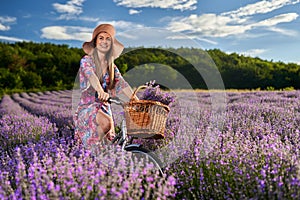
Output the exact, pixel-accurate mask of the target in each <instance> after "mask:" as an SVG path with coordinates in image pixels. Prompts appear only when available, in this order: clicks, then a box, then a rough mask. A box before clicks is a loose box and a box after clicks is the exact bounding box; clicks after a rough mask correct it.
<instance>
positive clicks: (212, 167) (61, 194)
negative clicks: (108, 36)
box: [0, 90, 300, 200]
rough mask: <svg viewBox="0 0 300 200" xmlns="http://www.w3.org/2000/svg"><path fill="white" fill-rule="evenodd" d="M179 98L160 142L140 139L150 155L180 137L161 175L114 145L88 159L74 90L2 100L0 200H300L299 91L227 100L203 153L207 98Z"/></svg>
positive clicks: (255, 93) (242, 94) (207, 122)
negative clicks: (76, 120) (76, 124)
mask: <svg viewBox="0 0 300 200" xmlns="http://www.w3.org/2000/svg"><path fill="white" fill-rule="evenodd" d="M179 93H181V94H179ZM177 95H178V99H179V100H180V101H181V102H183V103H182V104H176V102H175V103H174V105H172V106H171V111H170V113H169V117H168V120H167V127H166V132H165V135H166V139H165V140H160V141H151V140H137V142H141V143H143V145H144V146H146V147H147V148H150V149H153V150H157V149H160V148H163V147H164V146H165V145H168V144H171V143H172V140H173V138H175V137H178V138H180V145H178V146H176V145H173V146H172V145H171V146H170V148H172V149H170V150H169V154H170V157H172V154H173V157H172V158H174V159H173V160H172V162H168V163H167V165H166V166H165V174H164V175H163V176H161V175H160V174H159V173H158V172H157V171H155V170H153V166H151V164H150V163H149V165H147V166H146V167H143V168H141V166H139V163H136V162H134V161H133V160H132V158H131V157H129V156H128V152H122V151H121V150H120V149H119V147H117V146H107V149H105V150H103V151H102V153H100V154H97V155H95V154H93V153H92V152H90V151H88V150H86V149H84V148H83V147H82V146H80V145H79V144H77V143H76V142H75V141H74V137H73V120H72V91H71V90H66V91H48V92H39V93H20V94H13V95H11V96H8V95H5V96H4V97H3V98H2V100H1V104H0V127H1V133H0V161H1V162H0V199H126V200H127V199H300V152H299V151H300V128H299V127H300V91H272V92H271V91H268V92H267V91H253V92H227V93H226V102H227V104H226V113H225V117H224V119H223V124H222V128H221V129H217V130H213V131H214V134H212V135H213V136H214V138H211V139H212V140H211V141H213V142H211V143H210V144H211V146H210V150H209V151H208V150H207V149H205V148H203V146H204V140H205V138H207V133H208V131H207V130H208V129H209V126H210V124H211V120H210V118H211V104H212V103H211V96H210V94H209V93H207V92H197V93H196V95H195V96H192V95H190V93H189V92H178V94H177ZM180 96H184V97H189V96H191V98H184V100H183V99H180V98H182V97H180ZM195 107H197V108H198V109H195ZM113 109H114V110H115V112H114V113H115V116H114V117H115V119H116V126H118V123H119V122H120V115H121V111H119V108H118V107H113ZM183 122H184V123H183ZM184 133H185V134H184ZM186 133H188V135H190V136H193V137H190V138H187V137H186V135H187V134H186ZM183 136H184V137H183ZM191 138H192V143H191V142H190V139H191ZM183 146H185V147H186V150H185V151H183V152H181V153H179V151H180V150H181V149H182V147H183ZM158 156H159V155H158ZM161 159H162V160H164V159H163V158H161ZM128 166H129V167H128Z"/></svg>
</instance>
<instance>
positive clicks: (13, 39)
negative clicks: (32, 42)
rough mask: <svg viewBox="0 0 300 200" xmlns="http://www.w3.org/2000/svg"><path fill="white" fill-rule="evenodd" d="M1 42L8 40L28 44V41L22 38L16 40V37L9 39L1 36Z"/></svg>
mask: <svg viewBox="0 0 300 200" xmlns="http://www.w3.org/2000/svg"><path fill="white" fill-rule="evenodd" d="M0 40H7V41H11V42H23V41H25V42H28V40H24V39H21V38H15V37H7V36H1V35H0Z"/></svg>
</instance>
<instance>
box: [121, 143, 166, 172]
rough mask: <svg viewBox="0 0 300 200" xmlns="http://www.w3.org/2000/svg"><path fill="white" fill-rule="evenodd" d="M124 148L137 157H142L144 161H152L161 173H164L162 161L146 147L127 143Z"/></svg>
mask: <svg viewBox="0 0 300 200" xmlns="http://www.w3.org/2000/svg"><path fill="white" fill-rule="evenodd" d="M125 150H126V151H129V152H132V153H134V154H135V155H136V156H137V157H138V159H141V158H142V159H143V161H144V162H149V163H152V164H153V165H154V167H155V168H156V169H157V170H158V171H159V173H160V174H161V175H163V174H164V172H163V164H162V162H161V161H160V159H159V158H158V157H157V156H156V155H155V154H154V153H152V152H151V151H149V150H148V149H145V148H143V147H141V146H130V145H129V146H126V147H125Z"/></svg>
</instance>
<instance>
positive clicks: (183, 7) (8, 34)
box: [0, 0, 300, 64]
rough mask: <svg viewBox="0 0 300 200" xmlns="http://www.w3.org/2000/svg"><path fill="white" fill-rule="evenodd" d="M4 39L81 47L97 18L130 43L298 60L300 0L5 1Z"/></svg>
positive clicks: (0, 26)
mask: <svg viewBox="0 0 300 200" xmlns="http://www.w3.org/2000/svg"><path fill="white" fill-rule="evenodd" d="M0 4H1V6H0V40H1V41H6V42H14V41H23V40H25V41H33V42H51V43H55V44H68V45H69V46H74V47H81V45H82V43H83V42H84V41H88V40H90V39H91V34H92V32H93V29H94V28H95V27H96V26H97V25H98V24H100V23H111V24H113V25H114V26H115V27H116V30H117V38H118V40H119V41H121V42H122V43H123V44H124V45H125V47H136V46H144V47H148V46H149V47H150V46H151V47H154V46H161V47H175V48H177V47H181V46H183V47H191V46H193V47H196V48H202V49H214V48H217V49H220V50H222V51H224V52H227V53H232V52H236V53H238V54H244V55H247V56H252V57H256V56H257V57H260V58H262V59H266V60H273V61H283V62H294V63H298V64H300V29H299V27H300V18H299V14H300V9H299V8H300V0H268V1H267V0H263V1H257V0H223V1H222V0H152V1H150V0H42V1H38V0H21V1H20V0H1V3H0Z"/></svg>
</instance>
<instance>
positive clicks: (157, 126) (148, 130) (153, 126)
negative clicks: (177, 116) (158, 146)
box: [124, 86, 170, 139]
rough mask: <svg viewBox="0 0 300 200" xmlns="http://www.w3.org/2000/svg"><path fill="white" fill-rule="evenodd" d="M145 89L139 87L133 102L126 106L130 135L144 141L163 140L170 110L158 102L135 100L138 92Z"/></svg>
mask: <svg viewBox="0 0 300 200" xmlns="http://www.w3.org/2000/svg"><path fill="white" fill-rule="evenodd" d="M145 87H146V86H140V87H138V88H137V89H136V90H135V91H134V93H133V95H132V98H131V100H130V101H129V102H128V103H127V104H125V105H124V112H125V119H126V126H127V130H128V135H131V136H134V137H137V138H144V139H162V138H164V132H165V126H166V121H167V117H168V114H169V111H170V108H169V107H168V106H167V105H165V104H162V103H160V102H158V101H152V100H134V98H133V97H134V96H135V94H136V93H137V91H138V90H140V89H142V88H145Z"/></svg>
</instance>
